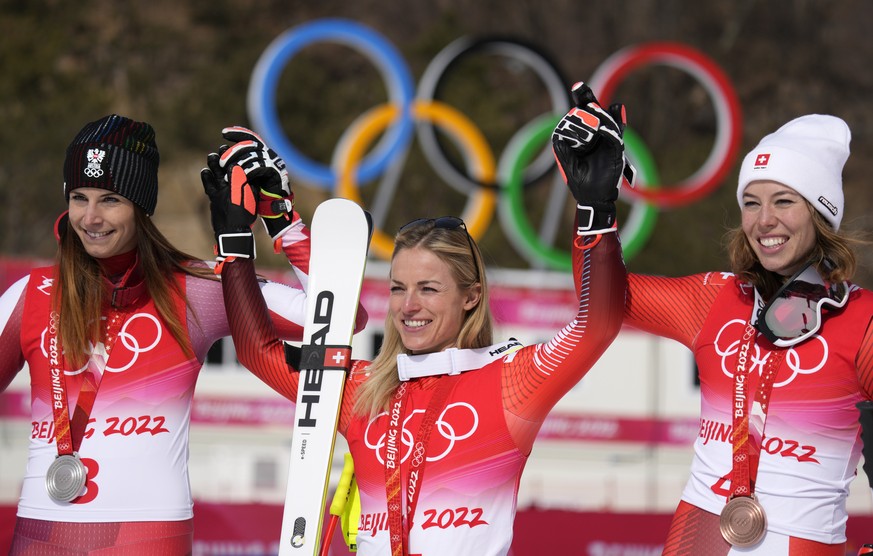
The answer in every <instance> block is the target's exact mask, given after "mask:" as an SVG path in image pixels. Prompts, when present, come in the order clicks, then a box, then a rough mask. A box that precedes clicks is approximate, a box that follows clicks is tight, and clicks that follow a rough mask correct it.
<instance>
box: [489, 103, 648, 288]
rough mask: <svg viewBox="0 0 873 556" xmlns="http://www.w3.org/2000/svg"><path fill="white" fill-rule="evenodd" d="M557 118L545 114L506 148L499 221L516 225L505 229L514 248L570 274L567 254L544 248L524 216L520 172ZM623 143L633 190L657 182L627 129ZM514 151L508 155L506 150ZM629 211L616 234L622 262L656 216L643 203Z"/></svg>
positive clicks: (645, 235) (643, 148)
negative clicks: (633, 177)
mask: <svg viewBox="0 0 873 556" xmlns="http://www.w3.org/2000/svg"><path fill="white" fill-rule="evenodd" d="M560 119H561V117H560V116H557V117H556V116H553V115H551V114H550V115H548V117H545V118H541V120H540V122H539V124H538V125H532V126H531V127H530V130H529V131H528V134H527V137H526V138H524V139H522V140H520V141H518V143H517V144H515V145H507V153H506V154H507V159H509V160H513V161H514V162H513V163H512V165H511V166H510V167H509V169H508V171H507V181H506V189H505V191H504V192H503V195H501V200H500V215H501V221H510V220H511V221H513V222H514V223H515V224H516V225H515V226H514V227H510V229H508V230H506V231H507V235H508V236H509V238H510V240H511V241H512V243H513V245H514V246H515V247H516V249H518V250H520V251H522V252H523V253H525V254H526V255H527V256H529V257H535V258H536V259H538V260H541V261H544V262H545V263H546V264H548V265H549V266H550V267H552V268H554V269H556V270H564V271H572V269H573V263H572V259H571V256H570V253H569V252H567V251H563V250H560V249H556V248H554V247H552V246H549V245H545V244H544V243H543V242H542V241H541V240H540V238H539V237H537V233H536V231H535V230H534V229H533V226H532V225H531V223H530V220H529V219H528V217H527V214H526V213H525V203H524V198H523V192H524V187H523V183H524V180H523V171H524V168H525V166H526V165H527V163H528V162H529V161H530V159H531V158H532V157H533V156H534V154H536V153H537V152H538V149H540V148H541V147H542V144H543V143H545V142H546V141H548V140H549V139H550V138H551V135H552V130H554V128H555V125H557V123H558V121H559V120H560ZM624 144H625V148H626V149H627V151H628V158H630V160H631V162H632V163H633V165H634V166H635V167H636V169H637V172H638V173H637V187H642V188H650V187H653V186H656V185H657V184H659V183H660V177H659V175H658V170H657V168H656V166H655V160H654V158H653V157H652V154H651V152H650V151H649V150H648V148H647V147H646V146H645V144H644V143H643V141H642V139H640V137H639V135H637V134H636V133H634V132H633V130H631V129H625V131H624ZM510 148H512V149H514V150H517V151H518V152H516V153H510V152H509V149H510ZM632 204H633V208H632V209H631V213H630V215H629V217H628V219H627V222H625V223H624V225H623V226H622V228H621V230H620V232H621V236H622V252H623V253H624V258H625V260H630V259H631V258H633V257H634V255H636V254H637V253H638V252H639V251H640V249H642V247H643V246H644V245H645V243H646V241H647V240H648V238H649V236H650V235H651V233H652V230H653V229H654V227H655V221H656V220H657V216H658V209H657V207H656V206H655V205H653V204H651V203H647V202H645V201H641V200H636V201H633V203H632Z"/></svg>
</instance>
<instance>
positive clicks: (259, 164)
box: [220, 126, 294, 240]
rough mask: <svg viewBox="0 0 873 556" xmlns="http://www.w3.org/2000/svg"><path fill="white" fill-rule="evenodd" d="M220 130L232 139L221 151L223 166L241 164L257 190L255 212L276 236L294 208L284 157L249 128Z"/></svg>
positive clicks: (282, 229)
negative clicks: (231, 143)
mask: <svg viewBox="0 0 873 556" xmlns="http://www.w3.org/2000/svg"><path fill="white" fill-rule="evenodd" d="M221 133H222V135H223V136H224V138H225V139H227V140H228V141H232V142H233V143H235V144H234V145H232V146H231V147H229V148H228V149H227V150H226V151H224V152H223V153H222V155H221V158H220V163H221V167H222V168H224V169H225V170H226V169H227V168H230V167H233V166H240V167H241V168H242V169H243V170H244V171H245V174H246V177H247V178H248V180H249V182H250V183H251V184H252V185H253V186H254V187H255V188H257V189H259V190H260V202H259V203H258V214H259V215H260V216H261V218H262V220H263V222H264V226H265V227H266V228H267V233H269V234H270V237H272V238H273V239H274V240H275V239H276V238H277V237H278V236H279V235H281V233H282V232H283V231H284V230H285V229H287V228H288V227H289V226H290V225H291V220H292V214H293V210H294V193H293V192H292V191H291V181H290V179H289V177H288V171H287V169H286V166H285V161H284V160H282V158H281V157H279V155H278V154H276V152H275V151H274V150H273V149H271V148H270V147H268V146H267V145H266V144H265V143H264V140H263V139H261V136H260V135H258V134H257V133H255V132H254V131H252V130H250V129H248V128H245V127H241V126H232V127H226V128H224V129H223V130H221Z"/></svg>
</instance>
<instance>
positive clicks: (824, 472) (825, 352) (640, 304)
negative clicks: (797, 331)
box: [625, 272, 873, 544]
mask: <svg viewBox="0 0 873 556" xmlns="http://www.w3.org/2000/svg"><path fill="white" fill-rule="evenodd" d="M754 299H755V294H754V290H753V288H752V287H751V286H750V285H748V284H746V283H743V282H740V281H739V280H738V279H737V278H736V277H735V276H734V275H732V274H730V273H716V272H710V273H707V274H698V275H693V276H687V277H683V278H663V277H655V276H641V275H635V274H631V275H630V276H629V279H628V303H627V309H626V313H625V322H626V323H627V324H629V325H631V326H634V327H636V328H639V329H642V330H645V331H647V332H651V333H654V334H657V335H659V336H665V337H668V338H672V339H674V340H676V341H678V342H680V343H682V344H684V345H686V346H687V347H689V348H690V349H691V350H692V352H693V353H694V358H695V361H696V362H697V367H698V369H699V373H700V394H701V410H700V430H699V434H698V438H697V439H696V441H695V443H694V459H693V462H692V465H691V478H690V479H689V481H688V483H687V485H686V487H685V490H684V492H683V494H682V499H683V500H684V501H686V502H688V503H690V504H692V505H694V506H697V507H699V508H702V509H704V510H706V511H708V512H711V513H714V514H719V513H720V512H721V510H722V508H723V507H724V505H725V503H726V502H727V497H728V496H729V495H730V486H731V485H730V476H731V465H732V464H731V453H732V444H731V434H732V419H733V417H732V416H733V406H734V401H735V400H734V371H735V370H736V364H737V353H738V351H739V346H740V344H741V337H742V335H743V332H744V330H745V328H746V324H747V323H748V322H749V320H750V318H751V317H752V312H753V309H754V306H755V301H754ZM825 314H826V315H827V316H826V317H825V319H824V324H823V326H822V328H821V329H820V330H819V331H818V333H817V334H816V335H815V336H813V337H811V338H810V339H808V340H806V341H804V342H802V343H801V344H798V345H795V346H792V347H790V348H777V347H776V346H774V345H773V344H771V343H770V342H769V341H768V340H767V339H766V338H764V337H763V336H762V335H761V334H758V335H757V337H756V340H755V344H754V346H753V347H752V350H751V356H750V357H751V370H750V373H749V378H748V379H747V391H748V392H750V393H754V392H755V388H756V386H757V384H758V380H759V379H760V376H761V371H762V368H763V367H764V365H765V364H766V361H767V360H768V358H769V357H771V355H772V354H773V352H774V351H775V350H777V349H784V350H785V353H784V358H783V360H782V362H781V364H780V366H779V367H778V370H777V374H776V378H775V383H774V386H773V389H772V393H771V399H770V403H769V411H768V412H767V417H766V420H765V422H764V437H763V441H762V447H761V459H760V463H759V467H758V473H757V482H756V483H755V493H756V496H757V497H758V500H759V502H760V503H761V505H762V506H763V508H764V510H765V512H766V515H767V522H768V531H773V532H775V533H780V534H784V535H788V536H791V537H797V538H802V539H809V540H813V541H816V542H821V543H826V544H836V543H842V542H845V541H846V536H845V527H846V521H847V519H848V516H847V513H846V498H847V496H848V489H849V483H850V482H851V481H852V479H853V478H854V476H855V470H856V468H857V466H858V461H859V458H860V454H861V443H860V440H859V437H858V432H859V424H858V410H857V409H856V407H855V404H856V403H858V402H859V401H861V400H864V399H871V397H873V330H871V327H870V320H871V317H873V295H871V292H869V291H867V290H864V289H861V288H859V287H857V286H851V291H850V298H849V302H848V303H847V305H846V307H845V308H844V309H843V310H842V311H840V312H838V313H825Z"/></svg>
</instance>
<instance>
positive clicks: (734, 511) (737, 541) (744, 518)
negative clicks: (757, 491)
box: [719, 496, 767, 548]
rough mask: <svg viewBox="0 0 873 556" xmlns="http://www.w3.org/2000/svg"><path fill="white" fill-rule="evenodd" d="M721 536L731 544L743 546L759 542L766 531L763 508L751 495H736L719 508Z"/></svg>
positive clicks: (765, 518)
mask: <svg viewBox="0 0 873 556" xmlns="http://www.w3.org/2000/svg"><path fill="white" fill-rule="evenodd" d="M719 529H721V536H722V537H724V540H726V541H727V542H729V543H730V544H731V545H733V546H736V547H740V548H745V547H749V546H754V545H756V544H758V543H759V542H761V539H763V538H764V533H766V532H767V516H766V515H765V514H764V508H762V507H761V504H759V503H758V501H757V500H755V499H754V498H752V497H749V496H737V497H736V498H731V500H730V501H728V503H727V504H726V505H725V507H724V508H723V509H722V510H721V519H720V521H719Z"/></svg>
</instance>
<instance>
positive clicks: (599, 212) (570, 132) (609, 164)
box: [552, 81, 635, 235]
mask: <svg viewBox="0 0 873 556" xmlns="http://www.w3.org/2000/svg"><path fill="white" fill-rule="evenodd" d="M572 94H573V102H574V103H575V105H576V106H575V107H574V108H572V109H570V111H569V112H567V114H566V115H565V116H564V117H563V118H562V119H561V121H560V122H558V125H557V126H556V127H555V130H554V132H553V133H552V150H553V151H554V153H555V159H556V160H557V161H558V167H559V168H560V169H561V174H562V175H563V177H564V181H565V182H566V183H567V185H568V186H569V188H570V191H571V192H572V194H573V197H574V198H575V199H576V203H577V205H576V208H577V222H578V230H577V233H578V235H594V234H602V233H605V232H614V231H615V229H616V222H615V218H616V210H615V201H616V200H617V199H618V193H619V189H620V188H621V185H622V184H623V183H626V184H627V185H628V186H630V187H633V183H634V174H635V172H634V168H633V166H631V164H630V163H629V162H628V160H627V158H626V156H625V152H624V140H623V137H622V136H623V133H624V127H625V124H626V119H625V111H624V106H623V105H621V104H613V105H611V106H610V107H609V110H608V111H607V110H604V109H603V107H602V106H600V104H599V103H598V102H597V98H596V97H595V96H594V93H593V92H592V91H591V88H590V87H588V85H586V84H585V83H583V82H581V81H580V82H578V83H576V84H575V85H574V86H573V90H572Z"/></svg>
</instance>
